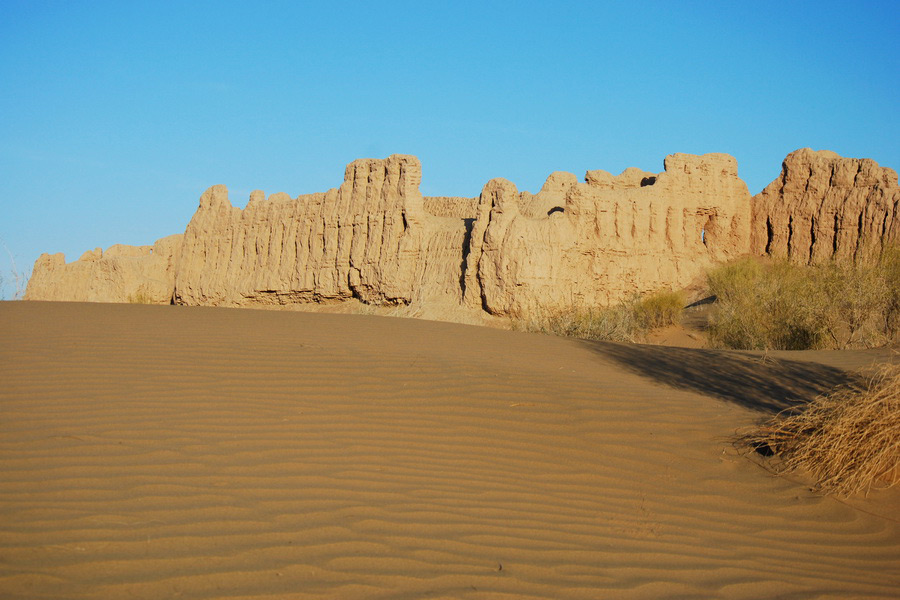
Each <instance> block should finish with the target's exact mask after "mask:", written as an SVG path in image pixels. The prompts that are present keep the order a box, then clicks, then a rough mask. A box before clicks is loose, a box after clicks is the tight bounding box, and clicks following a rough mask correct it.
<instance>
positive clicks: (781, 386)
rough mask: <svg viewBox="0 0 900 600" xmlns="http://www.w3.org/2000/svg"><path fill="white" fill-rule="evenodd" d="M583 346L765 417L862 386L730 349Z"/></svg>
mask: <svg viewBox="0 0 900 600" xmlns="http://www.w3.org/2000/svg"><path fill="white" fill-rule="evenodd" d="M582 342H583V344H584V345H585V346H586V347H587V348H589V349H590V350H592V351H593V352H596V353H597V354H599V355H602V356H603V357H606V358H610V359H612V360H614V361H616V362H617V363H619V364H620V365H622V366H623V367H625V368H626V369H628V370H630V371H632V372H634V373H637V374H638V375H642V376H644V377H649V378H651V379H654V380H656V381H658V382H660V383H663V384H666V385H669V386H672V387H674V388H678V389H683V390H688V391H692V392H698V393H701V394H706V395H708V396H713V397H716V398H720V399H722V400H726V401H728V402H734V403H735V404H739V405H740V406H743V407H746V408H749V409H751V410H754V411H758V412H765V413H777V412H779V411H782V410H784V409H786V408H791V407H793V406H797V405H798V404H803V403H805V402H809V401H810V400H812V399H813V398H815V397H816V396H818V395H819V394H823V393H825V392H828V391H830V390H832V389H834V388H835V387H836V386H839V385H845V384H856V383H858V382H859V381H860V379H859V376H858V375H855V374H853V373H849V372H847V371H843V370H841V369H837V368H835V367H830V366H827V365H823V364H819V363H814V362H805V361H800V360H788V359H784V358H777V359H776V358H771V357H764V356H759V355H753V354H748V353H743V352H735V351H729V350H706V349H694V348H674V347H667V346H646V345H642V344H617V343H611V342H596V341H590V340H582Z"/></svg>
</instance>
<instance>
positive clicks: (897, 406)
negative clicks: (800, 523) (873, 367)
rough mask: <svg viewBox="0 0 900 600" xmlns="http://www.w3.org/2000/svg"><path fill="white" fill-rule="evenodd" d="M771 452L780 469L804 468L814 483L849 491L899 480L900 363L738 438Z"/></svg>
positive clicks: (821, 488) (865, 491) (825, 490)
mask: <svg viewBox="0 0 900 600" xmlns="http://www.w3.org/2000/svg"><path fill="white" fill-rule="evenodd" d="M742 442H743V443H744V444H746V445H747V446H748V447H750V448H754V449H756V450H758V451H760V452H762V453H765V454H767V453H769V452H772V453H774V454H775V455H777V456H778V457H779V458H780V459H781V462H780V464H779V466H778V467H777V470H778V471H779V472H781V473H787V472H793V471H798V470H801V471H806V472H807V473H809V474H810V475H811V476H812V477H813V479H814V480H815V486H814V489H815V490H816V491H819V492H822V493H825V494H835V495H837V496H850V495H852V494H856V493H863V494H865V495H868V493H869V492H870V491H871V490H872V489H875V488H889V487H892V486H894V485H897V484H898V483H900V365H886V366H883V367H881V368H880V369H878V370H877V371H876V372H874V373H873V374H871V375H870V376H869V377H868V378H867V379H866V380H865V383H864V384H863V385H862V386H861V387H846V388H842V389H839V390H837V391H835V392H833V393H831V394H828V395H825V396H819V397H818V398H816V399H815V400H813V401H812V402H810V403H809V404H807V405H806V406H805V407H802V408H801V409H800V410H799V412H797V411H795V412H794V413H793V414H786V413H782V414H779V415H777V416H776V417H774V418H773V419H771V420H770V421H769V422H767V423H765V424H764V425H762V426H761V427H760V428H758V429H757V430H755V431H753V432H751V433H749V434H748V435H746V436H744V437H743V438H742Z"/></svg>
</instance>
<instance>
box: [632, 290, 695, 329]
mask: <svg viewBox="0 0 900 600" xmlns="http://www.w3.org/2000/svg"><path fill="white" fill-rule="evenodd" d="M684 303H685V299H684V294H682V293H681V292H672V291H669V290H662V291H659V292H656V293H655V294H651V295H649V296H645V297H643V298H641V299H639V300H637V301H636V302H635V303H634V305H633V307H632V311H633V312H634V316H635V319H636V320H637V321H638V324H639V325H640V327H641V329H644V330H650V329H656V328H658V327H666V326H667V325H677V324H679V323H680V322H681V315H682V311H683V310H684Z"/></svg>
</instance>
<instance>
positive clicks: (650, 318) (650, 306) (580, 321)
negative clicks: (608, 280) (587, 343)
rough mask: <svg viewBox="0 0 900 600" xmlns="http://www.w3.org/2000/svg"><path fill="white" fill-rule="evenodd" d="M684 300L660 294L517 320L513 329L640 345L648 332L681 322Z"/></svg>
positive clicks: (667, 293) (672, 294)
mask: <svg viewBox="0 0 900 600" xmlns="http://www.w3.org/2000/svg"><path fill="white" fill-rule="evenodd" d="M683 307H684V297H683V296H682V294H681V293H679V292H671V291H661V292H657V293H655V294H651V295H649V296H645V297H643V298H642V297H640V296H635V297H634V298H632V299H630V300H628V301H626V302H623V303H622V304H619V305H616V306H610V307H576V306H573V307H570V308H566V309H563V310H554V311H542V312H536V313H532V314H529V315H527V316H525V317H519V318H517V319H515V320H513V322H512V326H513V329H517V330H520V331H533V332H540V333H551V334H554V335H560V336H566V337H577V338H583V339H590V340H604V341H611V342H637V341H641V340H642V339H643V338H644V337H645V336H646V334H647V333H648V332H649V331H650V330H651V329H655V328H658V327H664V326H666V325H674V324H677V323H679V322H680V321H681V314H682V309H683Z"/></svg>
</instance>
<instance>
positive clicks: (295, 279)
mask: <svg viewBox="0 0 900 600" xmlns="http://www.w3.org/2000/svg"><path fill="white" fill-rule="evenodd" d="M420 180H421V166H420V164H419V161H418V159H416V158H415V157H413V156H405V155H393V156H390V157H388V158H386V159H384V160H375V159H362V160H356V161H354V162H352V163H350V164H349V165H348V166H347V169H346V171H345V173H344V182H343V183H342V184H341V186H340V187H338V188H335V189H331V190H328V191H327V192H320V193H315V194H307V195H301V196H298V197H296V198H291V197H290V196H288V195H287V194H284V193H277V194H272V195H270V196H269V197H266V196H265V194H264V193H263V192H261V191H255V192H253V193H252V194H251V196H250V201H249V203H248V204H247V206H246V208H244V209H239V208H235V207H233V206H232V205H231V203H230V201H229V199H228V190H227V189H226V188H225V186H222V185H216V186H213V187H211V188H209V189H208V190H206V192H204V193H203V195H202V196H201V198H200V206H199V208H198V209H197V212H196V213H195V214H194V216H193V218H192V219H191V222H190V223H189V224H188V226H187V229H186V230H185V232H184V234H178V235H173V236H169V237H166V238H163V239H161V240H158V241H157V242H156V243H155V244H154V245H153V246H124V245H116V246H112V247H111V248H109V249H108V250H106V251H105V252H103V251H101V250H100V249H99V248H98V249H97V250H93V251H89V252H86V253H85V254H84V255H83V256H82V257H81V258H80V259H79V260H77V261H75V262H72V263H69V264H66V262H65V258H64V256H63V255H62V254H54V255H48V254H44V255H41V257H40V258H39V259H38V260H37V262H36V263H35V265H34V270H33V274H32V277H31V280H30V281H29V284H28V289H27V292H26V295H25V299H26V300H74V301H94V302H128V301H134V300H135V299H141V300H146V301H152V302H155V303H160V304H169V303H174V304H189V305H211V306H264V305H289V304H298V303H314V302H317V303H323V302H324V303H334V302H341V301H346V300H351V299H356V300H359V301H361V302H364V303H367V304H376V305H396V304H423V305H446V306H456V307H468V308H470V309H471V310H483V311H487V312H488V313H491V314H494V315H520V314H525V313H528V311H531V310H533V309H536V308H542V309H554V308H562V307H568V306H572V305H580V306H588V305H609V304H613V303H616V302H618V301H621V300H622V299H624V298H626V297H629V296H630V295H632V294H635V293H637V294H643V293H648V292H654V291H657V290H660V289H663V288H672V289H677V288H682V287H684V286H686V285H688V284H690V283H691V282H692V281H695V280H697V279H698V278H699V277H701V276H702V275H703V273H704V272H705V271H706V270H707V269H708V268H709V267H710V266H712V265H714V264H717V263H721V262H724V261H727V260H730V259H733V258H737V257H739V256H742V255H771V256H776V257H784V258H787V259H789V260H791V261H794V262H798V263H821V262H824V261H828V260H832V259H839V260H848V261H869V260H873V259H875V258H877V257H878V256H879V255H880V253H881V252H882V250H883V249H884V248H885V247H886V246H889V245H897V244H900V188H898V184H897V173H896V172H895V171H893V170H892V169H888V168H882V167H879V166H878V164H877V163H875V162H874V161H872V160H869V159H852V158H841V157H840V156H838V155H837V154H835V153H833V152H828V151H819V152H814V151H812V150H810V149H803V150H797V151H796V152H792V153H791V154H789V155H788V156H787V158H785V160H784V163H783V166H782V172H781V175H780V176H779V177H778V178H777V179H776V180H775V181H773V182H772V183H771V184H770V185H769V186H768V187H766V189H765V190H763V191H762V192H761V193H760V194H758V195H756V196H754V197H751V196H750V194H749V192H748V190H747V186H746V184H745V183H744V182H743V181H742V180H741V179H740V178H739V177H738V175H737V162H736V161H735V159H734V158H732V157H731V156H729V155H727V154H705V155H703V156H695V155H690V154H673V155H670V156H667V157H666V159H665V170H664V171H663V172H662V173H648V172H644V171H641V170H639V169H634V168H629V169H626V170H625V171H624V172H623V173H622V174H620V175H618V176H613V175H611V174H610V173H607V172H606V171H588V172H587V173H586V175H585V177H584V180H583V181H579V180H578V178H577V177H576V176H575V175H573V174H571V173H565V172H556V173H553V174H551V175H550V177H548V178H547V181H546V183H545V184H544V186H543V187H542V188H541V190H540V192H538V193H537V194H530V193H528V192H519V191H518V190H517V189H516V187H515V186H514V185H513V184H512V183H510V182H509V181H507V180H505V179H493V180H491V181H489V182H488V183H487V184H486V185H485V186H484V189H483V190H482V192H481V195H480V196H479V197H477V198H448V197H425V196H422V194H421V193H420V192H419V182H420Z"/></svg>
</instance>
